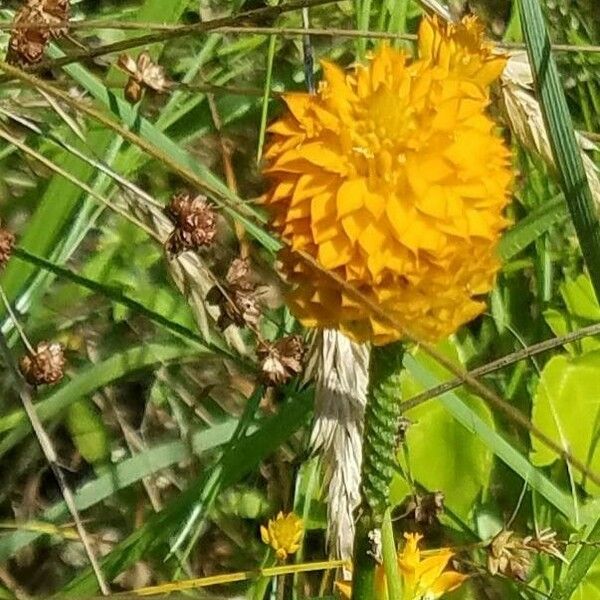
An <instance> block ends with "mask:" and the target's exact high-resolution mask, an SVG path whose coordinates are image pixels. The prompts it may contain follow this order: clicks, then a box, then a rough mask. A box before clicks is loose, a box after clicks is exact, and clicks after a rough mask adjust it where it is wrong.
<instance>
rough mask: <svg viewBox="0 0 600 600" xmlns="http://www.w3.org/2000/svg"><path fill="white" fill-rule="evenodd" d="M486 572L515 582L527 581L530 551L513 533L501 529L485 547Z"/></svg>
mask: <svg viewBox="0 0 600 600" xmlns="http://www.w3.org/2000/svg"><path fill="white" fill-rule="evenodd" d="M487 552H488V559H487V565H488V571H489V572H490V573H491V574H492V575H496V574H497V573H500V574H502V575H505V576H506V577H510V578H511V579H515V580H517V581H527V577H528V575H529V570H530V568H531V554H532V550H531V548H530V547H528V546H527V545H526V544H525V543H524V540H523V539H522V538H520V537H519V536H517V535H515V533H514V532H512V531H508V530H506V529H503V530H502V531H500V533H498V534H497V535H496V536H495V537H494V538H493V539H492V541H491V542H490V544H489V545H488V547H487Z"/></svg>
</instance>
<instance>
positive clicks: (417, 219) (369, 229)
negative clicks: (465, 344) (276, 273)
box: [265, 18, 512, 344]
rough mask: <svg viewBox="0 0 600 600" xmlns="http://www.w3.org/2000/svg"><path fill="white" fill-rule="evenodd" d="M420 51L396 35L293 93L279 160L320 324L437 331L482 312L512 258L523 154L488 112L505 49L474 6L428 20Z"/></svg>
mask: <svg viewBox="0 0 600 600" xmlns="http://www.w3.org/2000/svg"><path fill="white" fill-rule="evenodd" d="M418 46H419V57H418V59H416V60H413V61H410V60H409V58H408V57H407V56H406V55H405V54H404V53H403V52H399V51H396V50H393V49H392V48H390V47H389V46H387V45H382V46H381V47H380V48H379V50H378V51H377V52H376V54H375V55H374V56H373V57H372V59H371V60H370V63H369V64H368V65H358V66H356V67H355V68H354V70H353V71H351V72H348V73H346V72H344V71H343V70H342V69H340V68H339V67H338V66H336V65H334V64H331V63H323V72H324V77H325V80H324V81H323V82H321V85H320V87H319V90H318V93H317V94H316V95H310V94H299V93H296V94H288V95H286V96H285V101H286V104H287V106H288V109H289V110H288V112H287V114H286V115H285V116H284V117H283V118H281V119H280V120H279V121H277V122H275V123H274V124H273V125H272V126H271V127H270V132H271V134H272V141H271V143H270V145H269V147H268V149H267V152H266V154H265V158H266V161H267V168H266V170H265V173H266V174H267V175H268V177H269V178H270V179H271V182H272V185H271V188H270V190H269V193H268V194H267V197H266V204H267V205H268V207H269V209H270V211H271V215H272V225H273V227H274V228H275V229H276V230H277V231H278V232H279V233H280V234H281V235H282V236H283V237H284V238H285V239H286V240H287V241H288V242H289V244H290V248H286V249H285V250H284V251H283V252H282V254H281V259H282V263H283V271H284V274H285V275H286V277H287V279H288V280H289V282H290V283H291V284H292V286H293V290H292V293H291V296H290V303H291V306H292V308H293V310H294V312H295V314H296V315H297V316H298V317H299V318H300V320H301V321H302V322H303V323H304V324H305V325H307V326H317V327H330V328H336V329H339V330H341V331H342V332H344V333H347V334H348V335H350V336H352V337H353V338H354V339H356V340H358V341H371V342H373V343H375V344H384V343H388V342H390V341H392V340H395V339H399V338H402V337H403V335H404V334H405V332H404V331H398V330H397V328H396V327H394V326H392V325H391V324H390V323H389V322H388V321H387V320H384V319H382V318H380V317H378V316H376V315H374V314H372V311H370V310H369V308H368V307H366V306H364V305H363V304H362V303H360V302H358V301H357V299H356V297H355V296H353V295H352V293H351V292H349V291H348V290H347V289H345V288H344V287H343V286H341V285H339V284H338V283H337V282H336V281H334V280H332V279H331V278H330V277H327V276H326V275H325V274H323V273H322V272H321V271H319V270H317V269H315V268H313V267H312V266H311V265H310V264H309V263H307V262H306V261H304V260H302V259H301V257H299V256H298V254H297V253H296V252H293V251H303V252H305V253H307V254H308V255H310V256H311V257H312V258H314V259H315V260H316V261H317V262H318V263H319V265H320V267H322V268H323V269H327V270H330V271H332V272H334V273H335V274H336V275H337V276H338V277H339V278H341V279H342V281H343V282H345V283H346V284H348V285H349V286H352V287H353V288H354V289H357V290H358V291H360V292H361V293H362V294H363V295H365V296H367V297H368V298H369V300H370V301H372V302H374V303H376V304H378V305H379V306H380V307H381V309H382V310H383V311H385V312H386V313H387V314H388V315H389V316H390V317H393V318H394V320H395V321H396V322H398V323H400V324H405V329H406V332H408V333H412V334H413V335H416V336H418V337H420V338H423V339H428V340H436V339H440V338H443V337H444V336H447V335H448V334H450V333H452V332H453V331H455V330H456V329H457V328H458V327H459V326H460V325H462V324H463V323H465V322H467V321H469V320H471V319H472V318H473V317H475V316H476V315H478V314H480V313H481V312H482V311H483V309H484V306H485V304H484V302H482V301H481V299H480V298H479V296H481V295H482V294H485V293H487V292H488V291H489V290H490V289H491V287H492V285H493V281H494V277H495V274H496V272H497V270H498V268H499V262H498V259H497V257H496V255H495V250H496V245H497V243H498V240H499V237H500V234H501V232H502V230H503V229H504V228H505V226H506V224H507V221H506V220H505V219H504V217H503V216H502V211H503V209H504V207H505V205H506V203H507V201H508V198H509V188H510V185H511V181H512V172H511V168H510V154H509V151H508V149H507V148H506V146H505V144H504V142H503V140H502V138H501V137H500V135H499V134H498V132H497V131H496V126H495V124H494V122H493V121H492V120H491V119H490V118H489V117H488V116H486V112H485V111H486V108H487V106H488V104H489V88H490V85H491V84H492V83H493V82H494V81H495V80H496V79H497V78H498V76H499V75H500V73H501V72H502V70H503V68H504V65H505V62H506V61H505V58H504V57H503V56H500V55H498V54H495V53H494V52H493V49H492V46H491V45H490V44H488V43H487V42H485V41H484V36H483V28H482V26H481V25H480V24H479V23H478V22H477V21H476V20H475V19H474V18H466V19H464V20H463V21H462V23H460V24H442V23H440V22H439V21H438V20H437V19H435V18H426V19H424V20H423V21H422V24H421V28H420V32H419V44H418Z"/></svg>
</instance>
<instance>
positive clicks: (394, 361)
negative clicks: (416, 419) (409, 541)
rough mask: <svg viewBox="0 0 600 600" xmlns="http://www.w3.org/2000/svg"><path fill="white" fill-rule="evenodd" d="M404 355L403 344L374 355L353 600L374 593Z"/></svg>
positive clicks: (377, 350) (380, 349)
mask: <svg viewBox="0 0 600 600" xmlns="http://www.w3.org/2000/svg"><path fill="white" fill-rule="evenodd" d="M402 356H403V347H402V344H401V343H399V342H397V343H394V344H388V345H387V346H381V347H375V348H373V350H372V351H371V359H370V365H369V392H368V399H367V407H366V410H365V426H364V434H363V463H362V472H361V505H360V508H359V512H358V521H357V524H356V537H355V541H354V575H353V585H352V587H353V590H352V600H370V599H371V598H373V597H374V593H375V587H374V584H375V568H376V566H377V559H378V558H379V557H378V556H377V553H378V549H377V547H376V546H377V544H378V542H377V539H378V537H379V536H380V533H381V528H382V524H383V520H384V515H385V512H386V510H387V509H388V507H389V488H390V482H391V480H392V476H393V474H394V468H395V464H396V445H397V444H396V434H397V426H398V422H399V419H400V398H399V395H400V373H401V371H402Z"/></svg>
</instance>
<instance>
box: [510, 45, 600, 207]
mask: <svg viewBox="0 0 600 600" xmlns="http://www.w3.org/2000/svg"><path fill="white" fill-rule="evenodd" d="M501 82H502V99H503V102H504V109H505V113H506V116H507V118H508V121H509V123H510V127H511V129H512V131H513V133H514V134H515V136H516V137H517V139H518V140H519V142H521V144H523V145H524V146H525V147H526V148H528V149H529V150H530V151H532V152H534V153H536V154H538V155H539V156H540V157H541V158H542V159H543V160H544V162H545V163H546V164H547V165H548V166H549V167H550V168H551V169H552V170H553V171H556V165H555V164H554V157H553V156H552V148H551V146H550V140H549V139H548V134H547V132H546V127H545V125H544V119H543V117H542V111H541V108H540V105H539V103H538V101H537V100H536V98H535V96H534V95H533V73H532V71H531V65H530V64H529V60H528V58H527V54H526V53H525V52H516V53H514V54H512V55H511V57H510V58H509V60H508V62H507V64H506V67H505V69H504V72H503V73H502V77H501ZM576 135H577V141H578V143H579V146H580V148H581V158H582V160H583V165H584V168H585V172H586V175H587V178H588V182H589V185H590V188H591V190H592V194H593V196H594V200H595V201H596V205H597V207H598V209H599V210H600V178H599V176H598V173H599V171H598V167H596V165H595V164H594V162H593V160H592V159H591V158H590V157H589V156H588V155H587V154H586V153H585V152H586V151H597V150H598V147H597V146H596V145H595V144H593V143H592V142H591V141H590V140H588V139H587V138H585V137H584V136H582V135H581V134H579V133H577V134H576Z"/></svg>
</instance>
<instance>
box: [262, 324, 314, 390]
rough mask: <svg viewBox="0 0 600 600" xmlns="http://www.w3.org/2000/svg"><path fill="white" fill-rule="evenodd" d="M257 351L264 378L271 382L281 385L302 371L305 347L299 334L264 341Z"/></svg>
mask: <svg viewBox="0 0 600 600" xmlns="http://www.w3.org/2000/svg"><path fill="white" fill-rule="evenodd" d="M256 353H257V355H258V358H259V360H260V368H261V371H262V374H263V378H264V379H265V381H266V382H267V383H269V384H272V385H281V384H283V383H286V382H287V381H289V380H290V379H291V378H292V377H294V376H296V375H299V374H300V373H302V369H303V364H302V360H303V358H304V353H305V348H304V342H303V341H302V338H301V337H300V336H299V335H288V336H286V337H284V338H281V339H280V340H276V341H275V342H262V343H261V344H260V346H259V348H258V350H257V352H256Z"/></svg>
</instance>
